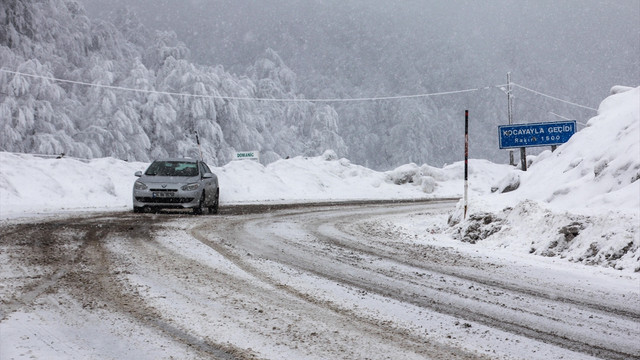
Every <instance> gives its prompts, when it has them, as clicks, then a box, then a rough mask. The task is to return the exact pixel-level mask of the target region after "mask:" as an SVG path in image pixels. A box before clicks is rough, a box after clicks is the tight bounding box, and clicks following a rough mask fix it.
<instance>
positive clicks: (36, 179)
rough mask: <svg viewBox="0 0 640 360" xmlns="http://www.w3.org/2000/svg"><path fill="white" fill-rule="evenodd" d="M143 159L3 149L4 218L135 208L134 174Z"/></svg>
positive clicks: (0, 188) (0, 214)
mask: <svg viewBox="0 0 640 360" xmlns="http://www.w3.org/2000/svg"><path fill="white" fill-rule="evenodd" d="M144 167H145V164H143V163H128V162H125V161H121V160H117V159H114V158H101V159H94V160H91V161H81V160H77V159H72V158H62V159H56V158H42V157H38V156H33V155H27V154H12V153H3V152H0V218H5V217H7V216H18V215H20V214H29V213H56V212H60V211H67V210H86V209H98V210H101V209H125V208H129V207H131V206H132V200H131V186H132V184H133V181H134V180H133V179H134V176H133V173H134V172H135V171H136V170H140V169H141V168H144Z"/></svg>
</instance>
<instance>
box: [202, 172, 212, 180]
mask: <svg viewBox="0 0 640 360" xmlns="http://www.w3.org/2000/svg"><path fill="white" fill-rule="evenodd" d="M212 177H213V174H212V173H204V174H202V178H203V179H211V178H212Z"/></svg>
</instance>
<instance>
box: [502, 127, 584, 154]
mask: <svg viewBox="0 0 640 360" xmlns="http://www.w3.org/2000/svg"><path fill="white" fill-rule="evenodd" d="M575 132H576V122H575V120H573V121H558V122H547V123H536V124H517V125H501V126H498V134H499V138H500V149H511V148H521V147H530V146H551V145H560V144H564V143H566V142H567V141H569V138H570V137H571V135H573V134H574V133H575Z"/></svg>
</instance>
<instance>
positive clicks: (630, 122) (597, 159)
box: [507, 87, 640, 212]
mask: <svg viewBox="0 0 640 360" xmlns="http://www.w3.org/2000/svg"><path fill="white" fill-rule="evenodd" d="M587 125H588V126H587V128H585V129H583V130H582V131H580V132H578V133H577V134H575V135H574V136H573V137H572V138H571V139H570V140H569V142H567V143H566V144H564V145H562V146H560V147H559V148H558V149H557V151H555V152H554V153H551V152H547V153H544V154H541V156H538V158H537V159H536V160H534V162H533V164H532V166H531V168H530V171H527V172H526V173H522V174H521V175H520V178H521V186H520V188H519V189H518V190H516V191H514V192H513V193H512V194H510V195H507V197H508V198H510V200H517V199H523V198H526V199H535V200H539V201H543V202H545V203H548V204H549V205H550V206H551V207H552V208H554V209H557V210H572V211H581V212H589V211H588V210H589V209H595V210H597V211H596V212H600V211H602V210H605V211H606V210H609V209H612V208H615V209H626V210H638V209H639V208H640V181H638V180H640V87H639V88H635V89H632V90H628V91H625V92H618V93H617V94H614V95H612V96H610V97H608V98H607V99H605V100H604V101H603V102H602V103H601V105H600V108H599V110H598V115H597V116H596V117H594V118H592V119H591V120H589V122H588V124H587Z"/></svg>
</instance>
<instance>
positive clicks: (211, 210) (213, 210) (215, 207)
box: [209, 189, 220, 214]
mask: <svg viewBox="0 0 640 360" xmlns="http://www.w3.org/2000/svg"><path fill="white" fill-rule="evenodd" d="M219 204H220V189H218V191H216V199H215V201H214V203H213V205H212V206H209V214H217V213H218V206H219Z"/></svg>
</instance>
